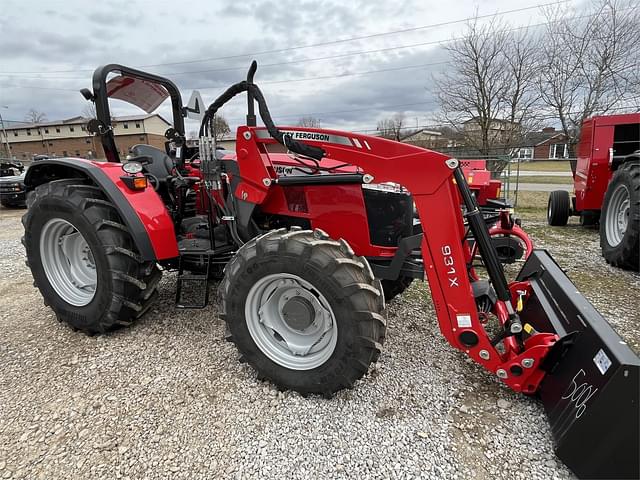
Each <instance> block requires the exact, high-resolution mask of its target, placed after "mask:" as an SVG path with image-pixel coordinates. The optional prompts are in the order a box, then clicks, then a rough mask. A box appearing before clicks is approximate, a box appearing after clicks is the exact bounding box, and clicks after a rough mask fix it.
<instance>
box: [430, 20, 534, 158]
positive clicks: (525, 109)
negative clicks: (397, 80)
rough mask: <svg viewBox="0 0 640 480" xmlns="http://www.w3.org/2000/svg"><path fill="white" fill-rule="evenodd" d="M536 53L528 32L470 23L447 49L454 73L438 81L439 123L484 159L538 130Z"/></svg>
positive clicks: (447, 73) (436, 83)
mask: <svg viewBox="0 0 640 480" xmlns="http://www.w3.org/2000/svg"><path fill="white" fill-rule="evenodd" d="M537 48H538V44H537V39H536V37H535V36H534V35H533V34H532V33H531V32H529V31H528V30H519V31H515V33H514V32H512V31H510V30H509V28H508V27H507V26H506V25H504V24H501V23H498V22H496V21H494V22H491V23H487V24H480V23H479V22H478V20H477V19H475V20H472V21H470V22H469V23H468V24H467V27H466V34H465V35H464V37H463V38H462V39H460V40H456V41H453V42H451V43H450V44H448V45H447V46H446V47H445V49H446V50H447V52H448V54H449V58H450V60H451V65H452V68H451V69H450V70H447V71H445V72H444V73H442V74H441V75H439V76H438V77H436V78H434V83H435V86H436V95H437V98H438V100H439V103H440V107H441V113H440V114H439V115H438V120H439V121H441V122H442V124H443V125H446V126H449V127H451V128H452V129H453V130H454V131H455V132H456V133H457V135H458V136H459V137H460V138H462V141H463V143H464V144H465V145H466V146H467V147H469V148H470V149H471V150H475V151H477V152H478V153H480V154H482V155H489V154H492V153H507V152H509V151H510V150H511V149H512V148H513V147H514V146H517V145H518V143H519V142H520V141H521V139H522V137H523V136H524V135H525V134H526V133H527V132H528V131H531V130H533V129H535V128H536V127H537V122H536V121H535V115H534V114H535V112H536V108H537V104H538V99H539V94H538V90H537V85H536V81H535V79H536V74H537V70H538V67H537V65H538V58H537V55H536V50H537Z"/></svg>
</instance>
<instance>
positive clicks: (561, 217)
mask: <svg viewBox="0 0 640 480" xmlns="http://www.w3.org/2000/svg"><path fill="white" fill-rule="evenodd" d="M570 214H571V199H570V198H569V192H567V191H566V190H554V191H553V192H551V194H550V195H549V203H548V204H547V223H549V225H552V226H554V227H564V226H565V225H566V224H567V221H568V220H569V215H570Z"/></svg>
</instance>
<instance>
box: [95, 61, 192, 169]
mask: <svg viewBox="0 0 640 480" xmlns="http://www.w3.org/2000/svg"><path fill="white" fill-rule="evenodd" d="M114 72H116V73H120V74H121V75H126V76H128V77H133V78H138V79H140V80H148V81H150V82H153V83H158V84H160V85H162V86H163V87H164V88H166V89H167V91H168V92H169V96H170V97H171V110H172V114H173V128H174V130H175V131H176V132H178V134H179V135H181V136H184V116H185V114H186V112H185V110H184V107H183V105H182V96H181V95H180V90H179V89H178V87H177V86H176V84H175V83H173V82H172V81H171V80H169V79H167V78H164V77H160V76H158V75H154V74H152V73H147V72H143V71H142V70H136V69H134V68H130V67H125V66H124V65H119V64H117V63H110V64H108V65H103V66H101V67H98V68H97V69H96V70H95V71H94V72H93V82H92V83H93V85H92V86H93V101H94V102H95V106H96V116H97V119H98V120H99V121H100V122H102V123H103V124H104V125H105V126H106V127H107V128H106V129H105V130H104V131H103V132H102V134H101V142H102V147H103V149H104V153H105V155H106V157H107V161H109V162H119V161H120V157H119V155H118V148H117V146H116V143H115V139H114V137H113V131H112V129H111V128H109V127H111V113H110V111H109V96H108V93H107V76H108V75H109V74H110V73H114ZM83 95H84V93H83ZM85 96H86V95H85Z"/></svg>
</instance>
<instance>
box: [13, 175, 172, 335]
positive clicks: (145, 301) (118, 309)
mask: <svg viewBox="0 0 640 480" xmlns="http://www.w3.org/2000/svg"><path fill="white" fill-rule="evenodd" d="M27 203H28V206H29V210H28V211H27V213H26V214H25V215H24V216H23V217H22V223H23V225H24V228H25V235H24V237H23V238H22V242H23V244H24V246H25V248H26V253H27V265H28V266H29V267H30V268H31V272H32V274H33V279H34V284H35V286H37V287H38V289H39V290H40V293H41V294H42V296H43V298H44V302H45V304H46V305H48V306H49V307H51V308H52V309H53V311H54V312H55V314H56V316H57V318H58V320H60V321H62V322H65V323H67V324H69V325H70V326H71V327H72V328H73V329H74V330H81V331H83V332H85V333H87V334H89V335H95V334H100V333H105V332H108V331H110V330H114V329H116V328H118V327H121V326H126V325H129V324H130V323H131V322H133V320H135V319H136V318H139V317H140V316H142V315H143V314H144V313H145V312H146V311H147V310H148V308H149V307H150V306H151V303H152V302H153V301H154V299H155V297H156V295H155V294H156V293H157V292H156V289H157V286H158V282H159V281H160V277H161V275H162V273H161V272H160V271H159V270H158V267H157V266H156V264H155V263H154V262H148V261H144V260H143V259H142V258H141V257H140V255H139V254H138V252H137V250H136V247H135V244H134V242H133V238H132V237H131V234H130V233H129V231H128V229H127V227H126V226H125V225H124V223H123V221H122V219H121V218H120V215H119V214H118V211H117V210H116V208H115V206H114V205H113V204H112V203H111V202H109V201H108V200H107V199H106V197H105V196H104V194H103V193H102V191H101V190H100V189H99V188H98V187H96V186H94V185H90V184H88V183H87V182H85V181H83V180H82V179H66V180H56V181H53V182H50V183H46V184H43V185H40V186H38V187H37V188H36V189H35V190H34V191H33V192H30V193H29V195H28V198H27Z"/></svg>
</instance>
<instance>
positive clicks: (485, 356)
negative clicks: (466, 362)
mask: <svg viewBox="0 0 640 480" xmlns="http://www.w3.org/2000/svg"><path fill="white" fill-rule="evenodd" d="M478 355H480V358H481V359H483V360H489V358H490V355H489V352H487V351H486V350H480V352H479V353H478Z"/></svg>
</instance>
